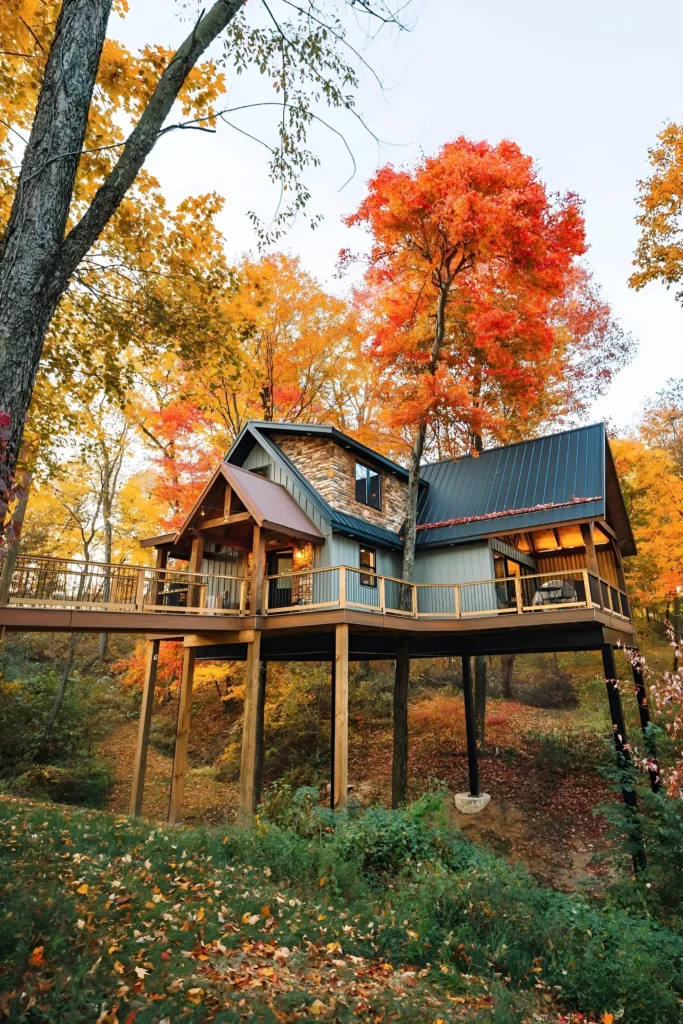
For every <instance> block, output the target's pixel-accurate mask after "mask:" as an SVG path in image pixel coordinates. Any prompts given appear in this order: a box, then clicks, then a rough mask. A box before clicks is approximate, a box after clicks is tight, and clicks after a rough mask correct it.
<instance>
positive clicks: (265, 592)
mask: <svg viewBox="0 0 683 1024" xmlns="http://www.w3.org/2000/svg"><path fill="white" fill-rule="evenodd" d="M276 585H277V584H276ZM269 597H270V579H269V578H268V576H264V577H263V614H264V615H267V614H268V598H269Z"/></svg>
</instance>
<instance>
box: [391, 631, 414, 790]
mask: <svg viewBox="0 0 683 1024" xmlns="http://www.w3.org/2000/svg"><path fill="white" fill-rule="evenodd" d="M409 679H410V658H409V656H408V641H407V640H402V641H401V642H400V644H399V647H398V650H397V652H396V676H395V679H394V760H393V764H392V770H391V806H392V807H393V808H394V810H396V809H397V808H399V807H402V806H403V804H404V803H405V802H406V797H407V796H408V682H409Z"/></svg>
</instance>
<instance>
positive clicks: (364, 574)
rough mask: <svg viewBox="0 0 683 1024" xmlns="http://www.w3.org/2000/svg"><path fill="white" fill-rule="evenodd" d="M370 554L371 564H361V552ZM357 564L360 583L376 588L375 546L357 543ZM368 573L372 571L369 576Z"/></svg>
mask: <svg viewBox="0 0 683 1024" xmlns="http://www.w3.org/2000/svg"><path fill="white" fill-rule="evenodd" d="M364 551H365V552H367V553H368V554H369V555H370V556H371V564H370V565H363V561H362V559H363V552H364ZM358 566H359V568H360V585H361V587H369V588H370V589H371V590H377V548H371V547H368V546H367V544H359V545H358ZM370 573H373V575H372V576H371V575H370Z"/></svg>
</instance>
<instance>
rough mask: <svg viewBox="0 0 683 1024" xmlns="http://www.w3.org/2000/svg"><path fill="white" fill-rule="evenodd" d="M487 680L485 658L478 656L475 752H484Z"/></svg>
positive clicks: (476, 669)
mask: <svg viewBox="0 0 683 1024" xmlns="http://www.w3.org/2000/svg"><path fill="white" fill-rule="evenodd" d="M487 687H488V679H487V673H486V656H485V655H483V654H478V655H477V656H476V658H475V659H474V724H475V729H476V736H477V750H479V751H480V752H481V753H483V752H484V751H485V750H486V691H487Z"/></svg>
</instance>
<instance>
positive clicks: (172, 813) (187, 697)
mask: <svg viewBox="0 0 683 1024" xmlns="http://www.w3.org/2000/svg"><path fill="white" fill-rule="evenodd" d="M194 665H195V650H194V648H193V647H186V648H185V650H184V651H183V674H182V677H181V680H180V700H179V704H178V724H177V726H176V736H175V752H174V755H173V778H172V780H171V798H170V800H169V804H168V823H169V825H177V824H178V822H179V821H180V819H181V816H182V812H183V795H184V793H185V776H186V774H187V746H188V742H189V738H190V713H191V711H192V687H193V684H194Z"/></svg>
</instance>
